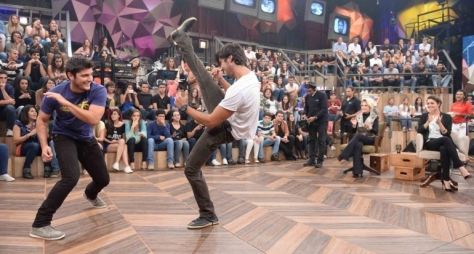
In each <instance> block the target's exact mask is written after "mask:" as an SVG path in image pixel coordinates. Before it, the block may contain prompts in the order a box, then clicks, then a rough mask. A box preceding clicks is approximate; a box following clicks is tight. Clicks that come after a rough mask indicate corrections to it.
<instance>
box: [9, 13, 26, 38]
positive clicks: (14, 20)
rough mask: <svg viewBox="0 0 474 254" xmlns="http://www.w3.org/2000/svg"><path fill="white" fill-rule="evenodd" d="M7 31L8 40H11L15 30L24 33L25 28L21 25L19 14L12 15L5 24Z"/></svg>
mask: <svg viewBox="0 0 474 254" xmlns="http://www.w3.org/2000/svg"><path fill="white" fill-rule="evenodd" d="M5 31H6V36H7V41H9V40H10V38H11V35H12V33H13V32H15V31H17V32H20V34H22V35H23V33H24V31H25V30H24V29H23V27H22V26H21V25H20V19H19V18H18V16H17V15H11V16H10V17H9V18H8V24H7V25H6V26H5Z"/></svg>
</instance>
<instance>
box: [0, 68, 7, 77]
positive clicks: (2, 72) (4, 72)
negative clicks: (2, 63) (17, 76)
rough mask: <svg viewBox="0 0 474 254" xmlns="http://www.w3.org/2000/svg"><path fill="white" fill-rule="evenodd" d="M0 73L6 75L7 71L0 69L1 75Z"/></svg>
mask: <svg viewBox="0 0 474 254" xmlns="http://www.w3.org/2000/svg"><path fill="white" fill-rule="evenodd" d="M2 74H3V75H6V76H8V73H7V72H6V71H5V70H3V69H0V75H2Z"/></svg>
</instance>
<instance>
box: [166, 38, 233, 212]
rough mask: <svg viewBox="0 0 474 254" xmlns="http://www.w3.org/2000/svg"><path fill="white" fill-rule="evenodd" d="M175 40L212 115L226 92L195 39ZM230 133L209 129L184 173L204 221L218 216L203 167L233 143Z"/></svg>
mask: <svg viewBox="0 0 474 254" xmlns="http://www.w3.org/2000/svg"><path fill="white" fill-rule="evenodd" d="M174 40H175V42H176V43H177V44H178V48H179V49H180V50H181V53H182V56H183V58H184V60H185V62H186V63H187V64H188V66H189V68H190V69H191V71H192V72H193V74H194V76H195V77H196V79H197V82H198V84H199V88H200V89H201V95H202V98H203V100H204V104H205V106H206V108H207V110H208V112H209V113H211V112H212V111H214V109H215V108H216V107H217V105H219V103H220V102H221V101H222V99H224V92H222V90H221V88H220V87H219V86H218V85H217V84H216V83H215V81H214V80H213V78H212V76H211V75H210V74H209V73H208V72H207V70H206V69H205V68H204V65H203V64H202V62H201V61H200V60H199V58H198V57H197V56H196V54H195V53H194V48H193V45H192V41H191V38H190V37H189V36H188V35H187V34H185V33H179V34H178V35H177V36H176V37H175V38H174ZM229 130H230V128H224V127H217V128H215V129H212V130H209V129H206V130H205V131H204V133H203V134H202V136H201V137H200V138H199V139H198V140H197V142H196V144H195V145H193V149H192V150H191V153H190V155H189V158H188V160H187V162H186V168H185V170H184V173H185V175H186V178H187V179H188V181H189V183H190V184H191V188H192V189H193V193H194V198H195V199H196V202H197V204H198V206H199V215H200V216H201V217H206V218H213V217H215V216H216V215H215V212H214V205H213V203H212V201H211V197H210V196H209V189H208V187H207V184H206V181H205V180H204V176H203V175H202V171H201V167H202V166H203V165H204V164H205V163H206V161H207V160H208V159H209V157H210V156H211V153H212V152H213V151H214V150H216V149H217V147H218V146H219V145H220V144H225V143H229V142H232V141H233V138H232V135H231V133H230V131H229ZM190 145H191V140H190Z"/></svg>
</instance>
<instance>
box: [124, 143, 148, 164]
mask: <svg viewBox="0 0 474 254" xmlns="http://www.w3.org/2000/svg"><path fill="white" fill-rule="evenodd" d="M135 151H139V152H140V151H141V152H142V161H146V159H147V158H148V142H147V139H146V138H144V137H142V138H141V139H140V142H138V144H135V138H133V137H132V138H130V139H129V140H128V141H127V153H128V162H129V163H132V162H135Z"/></svg>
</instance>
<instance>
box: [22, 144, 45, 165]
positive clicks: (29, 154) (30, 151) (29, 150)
mask: <svg viewBox="0 0 474 254" xmlns="http://www.w3.org/2000/svg"><path fill="white" fill-rule="evenodd" d="M40 154H41V147H40V145H39V144H38V143H36V142H28V143H24V144H22V145H21V151H20V155H21V156H25V163H24V164H23V173H26V172H25V169H30V170H31V163H32V162H33V161H34V160H35V157H36V156H38V155H40Z"/></svg>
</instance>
